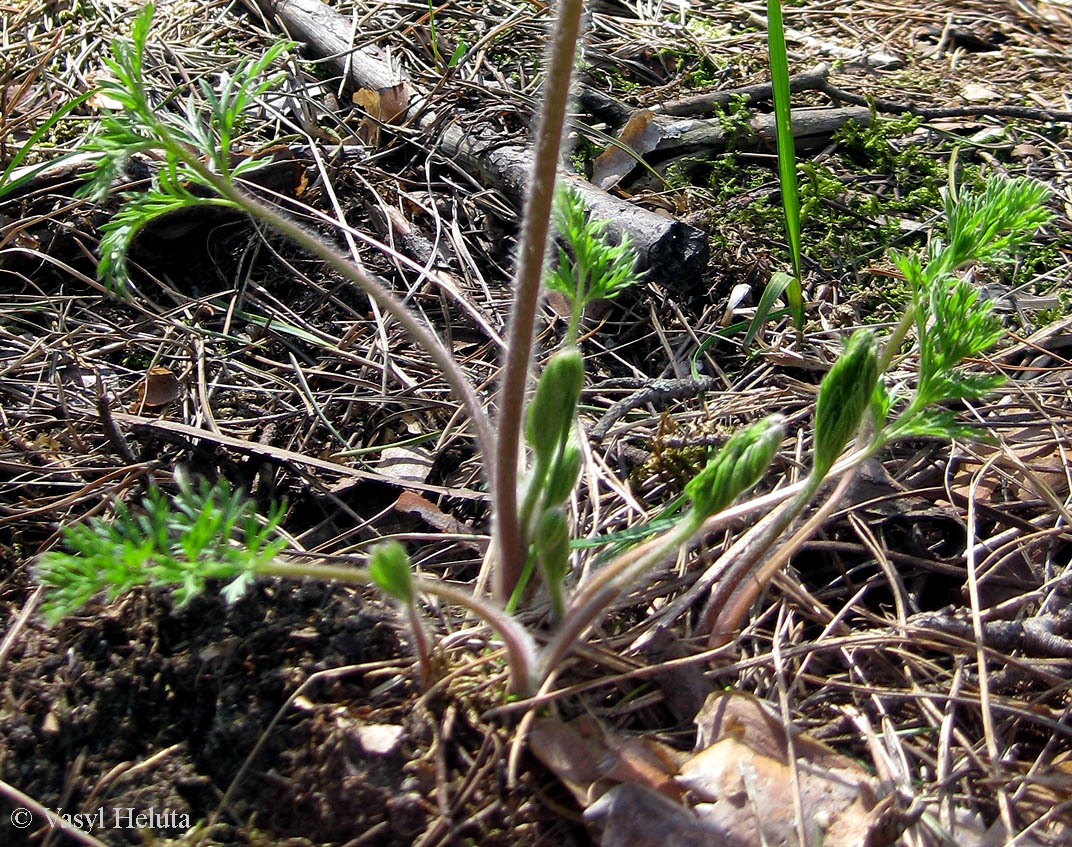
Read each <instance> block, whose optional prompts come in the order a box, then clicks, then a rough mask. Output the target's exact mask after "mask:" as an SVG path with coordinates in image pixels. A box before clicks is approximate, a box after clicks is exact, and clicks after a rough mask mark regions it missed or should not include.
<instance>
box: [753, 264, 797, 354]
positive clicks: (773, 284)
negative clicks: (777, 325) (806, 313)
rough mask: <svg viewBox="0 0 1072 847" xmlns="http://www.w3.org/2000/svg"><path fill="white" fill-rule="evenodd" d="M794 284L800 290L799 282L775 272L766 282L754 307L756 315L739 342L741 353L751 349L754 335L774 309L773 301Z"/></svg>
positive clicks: (780, 272) (754, 338)
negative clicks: (742, 339)
mask: <svg viewBox="0 0 1072 847" xmlns="http://www.w3.org/2000/svg"><path fill="white" fill-rule="evenodd" d="M794 283H796V286H797V288H800V280H799V279H797V278H796V277H793V276H790V275H789V274H787V273H785V272H784V271H775V272H774V273H773V274H771V278H770V282H768V283H767V287H766V288H764V289H763V296H762V297H760V298H759V305H758V306H756V313H755V315H753V316H752V321H751V323H749V324H748V331H747V332H746V333H745V334H744V341H742V342H741V352H743V353H747V352H748V348H749V347H751V346H752V342H753V341H755V340H756V335H757V334H758V333H759V331H760V330H761V329H762V328H763V324H765V323H766V322H767V318H768V317H770V314H771V309H772V308H773V307H774V303H775V301H776V300H777V299H778V298H779V297H781V296H782V294H783V293H784V292H786V291H788V290H789V288H790V287H791V286H792V285H793V284H794ZM787 299H788V295H787ZM794 314H795V313H794ZM799 325H800V324H799V323H798V324H797V326H799Z"/></svg>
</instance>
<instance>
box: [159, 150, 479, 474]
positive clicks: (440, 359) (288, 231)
mask: <svg viewBox="0 0 1072 847" xmlns="http://www.w3.org/2000/svg"><path fill="white" fill-rule="evenodd" d="M165 137H166V136H165ZM172 149H173V151H174V152H175V153H176V154H177V155H179V156H180V157H181V158H182V160H183V162H185V163H186V164H187V165H188V166H189V167H190V168H192V169H193V170H195V171H197V173H198V175H199V176H201V177H202V178H203V179H204V180H205V181H206V182H208V183H209V184H210V185H211V186H212V187H213V188H214V189H215V190H216V191H217V192H219V194H220V195H221V196H223V197H225V198H226V199H227V200H230V201H231V202H232V203H233V204H235V205H236V206H238V207H239V208H240V209H242V210H243V211H244V212H246V213H247V214H248V215H250V216H251V217H254V218H257V219H259V220H261V221H263V222H264V223H266V224H267V225H268V226H270V227H271V228H272V229H274V230H276V231H277V232H280V233H282V234H283V235H285V236H286V237H287V238H289V239H290V240H291V241H293V242H294V243H295V244H297V245H299V246H300V247H302V248H304V249H305V250H307V251H309V252H310V253H312V254H313V255H314V256H316V257H317V258H319V259H321V260H323V261H324V262H325V263H326V264H327V265H328V266H329V267H330V268H331V269H332V270H334V271H335V272H336V273H338V274H339V275H341V276H343V277H345V278H346V279H348V280H350V281H351V282H353V283H354V284H355V285H357V286H358V287H359V288H361V289H362V290H363V291H364V292H365V293H366V294H368V296H369V297H371V298H372V299H373V300H375V301H376V303H377V304H379V306H380V307H381V308H382V309H383V310H384V311H385V312H387V313H388V314H390V315H391V317H393V318H394V319H395V320H397V321H398V322H399V324H401V326H402V328H403V329H404V330H405V331H406V333H407V334H408V335H409V337H410V338H412V339H413V340H414V341H415V342H416V343H417V344H419V345H420V346H421V347H423V348H424V350H425V352H426V353H428V355H429V356H430V357H431V359H432V361H433V362H435V364H436V365H437V366H438V367H439V369H440V370H441V371H442V372H443V377H444V378H445V379H446V381H447V384H448V385H450V387H451V389H452V390H453V391H454V393H455V394H456V395H457V397H458V399H459V400H461V401H462V404H463V405H464V406H465V410H466V411H467V412H468V413H469V418H470V419H471V420H472V422H473V429H474V430H475V435H476V440H477V445H478V446H479V448H480V452H481V453H482V454H483V455H485V456H490V455H492V451H493V447H494V443H495V441H494V439H493V438H492V435H491V423H490V422H489V420H488V416H487V413H486V412H485V411H484V407H483V406H481V405H480V400H479V399H478V398H477V396H476V392H475V391H473V387H472V385H471V384H470V383H469V381H468V380H467V379H466V377H465V374H464V373H462V370H461V368H459V367H458V363H457V362H456V361H455V360H454V357H453V356H451V354H450V352H449V351H448V350H447V348H446V347H444V346H443V342H442V341H440V340H439V338H438V337H437V336H436V335H435V334H434V333H433V332H431V331H430V330H429V329H428V328H427V327H426V326H425V325H424V324H422V323H421V322H420V321H419V320H418V319H417V318H416V317H415V316H414V315H413V313H412V312H411V311H410V310H409V309H408V308H406V306H405V304H403V303H402V301H401V300H399V299H398V298H397V297H395V295H394V294H392V293H391V292H390V291H388V290H387V289H386V288H385V287H384V286H382V285H381V284H380V283H378V282H377V281H376V280H374V279H373V278H372V277H371V276H369V275H368V274H367V273H365V272H364V271H363V270H362V269H361V268H359V267H357V266H356V265H355V264H354V263H353V262H351V261H350V260H349V259H348V258H347V257H346V256H344V255H343V254H342V253H341V252H339V251H338V250H336V249H335V248H334V247H332V246H331V245H329V244H326V243H325V242H324V241H323V240H322V239H320V238H319V237H318V236H316V235H314V234H313V233H311V232H308V231H307V230H306V229H304V228H303V227H302V226H300V225H299V224H297V223H295V222H294V221H292V220H290V218H288V217H287V216H286V215H284V214H282V213H280V212H278V211H276V210H275V209H274V208H272V207H271V206H269V205H268V204H267V203H264V202H262V201H261V200H259V199H258V198H256V197H254V196H253V195H252V194H249V193H247V192H245V191H243V190H242V189H240V188H238V187H237V186H236V185H234V184H233V183H232V182H231V181H230V180H228V179H225V178H224V177H222V176H220V175H219V174H218V173H216V172H215V171H212V170H210V169H209V168H207V167H205V165H204V164H203V163H202V162H201V161H200V160H199V159H198V158H197V157H195V156H194V155H193V154H191V153H189V152H188V151H187V150H186V149H185V148H184V147H182V145H180V144H174V143H173V147H172Z"/></svg>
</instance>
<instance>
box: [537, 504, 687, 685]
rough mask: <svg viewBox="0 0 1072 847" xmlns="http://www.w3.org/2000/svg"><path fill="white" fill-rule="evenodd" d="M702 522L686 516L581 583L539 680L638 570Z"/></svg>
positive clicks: (678, 545) (675, 546)
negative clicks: (666, 530) (672, 526)
mask: <svg viewBox="0 0 1072 847" xmlns="http://www.w3.org/2000/svg"><path fill="white" fill-rule="evenodd" d="M702 525H703V521H698V520H694V519H692V518H691V517H686V518H685V520H683V521H682V522H681V523H680V524H678V526H676V527H675V528H674V529H672V530H670V531H668V532H666V533H664V534H663V535H660V536H657V537H656V538H652V539H650V540H649V541H646V542H644V543H643V544H640V545H639V546H637V547H634V548H633V549H632V550H627V551H626V552H625V553H623V554H622V555H620V556H619V557H618V558H616V559H615V560H614V561H613V562H611V563H610V564H608V565H606V566H605V567H603V568H601V569H600V570H599V571H598V572H597V573H596V574H595V576H593V577H592V578H591V579H590V580H588V581H587V582H586V583H585V584H584V585H583V586H581V588H580V589H579V590H578V591H577V594H576V595H575V596H574V598H573V600H572V601H571V602H570V605H569V609H568V610H567V611H566V614H565V617H564V618H563V619H562V623H561V624H560V625H559V628H558V630H557V631H556V632H555V635H554V637H553V638H552V639H551V640H550V641H549V642H548V644H547V646H546V647H545V648H544V650H543V653H542V654H541V655H540V664H539V668H538V680H539V681H540V682H542V681H543V680H544V679H546V678H547V676H548V674H550V673H551V672H552V671H553V670H554V669H555V668H556V667H557V666H558V663H559V662H560V661H562V659H564V658H565V657H566V655H567V654H568V653H569V651H570V650H572V649H573V647H574V646H575V645H576V644H578V643H579V642H580V640H581V636H582V635H584V632H585V630H586V629H588V628H589V627H590V626H593V625H594V624H595V623H597V622H598V621H599V619H600V618H601V617H602V616H603V615H605V614H607V613H609V612H610V604H611V602H612V601H613V600H614V599H615V598H616V597H617V596H618V595H620V594H621V593H622V592H623V591H625V590H627V589H628V588H629V586H630V585H631V584H632V583H633V581H634V580H635V579H636V578H637V577H638V576H639V575H640V574H641V573H643V572H644V571H646V570H648V569H649V568H652V567H654V566H655V565H658V564H659V563H660V562H661V561H663V560H664V559H665V558H666V557H667V556H669V555H670V554H671V553H674V552H676V551H677V550H679V549H680V548H681V547H682V546H686V545H688V544H689V542H690V541H691V540H692V538H693V537H694V536H695V535H696V534H697V533H698V532H699V531H700V528H701V527H702Z"/></svg>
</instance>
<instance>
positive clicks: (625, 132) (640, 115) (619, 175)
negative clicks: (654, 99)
mask: <svg viewBox="0 0 1072 847" xmlns="http://www.w3.org/2000/svg"><path fill="white" fill-rule="evenodd" d="M662 138H663V132H662V128H661V127H660V126H659V123H658V122H657V121H656V120H655V116H654V115H653V114H652V112H651V111H650V110H648V109H638V110H637V111H635V112H633V114H631V115H630V116H629V120H628V121H627V122H626V124H625V126H624V127H623V128H622V131H621V134H620V135H619V136H618V143H617V144H610V145H608V146H607V149H606V150H604V151H603V152H602V153H600V154H599V156H597V157H596V160H595V162H593V163H592V182H593V183H595V184H596V185H598V186H599V187H600V188H602V189H603V190H604V191H608V190H610V189H611V188H613V187H614V186H616V185H617V184H618V183H619V182H621V181H622V180H623V179H625V177H627V176H628V175H629V174H630V172H632V170H633V169H634V168H635V167H636V166H637V163H638V162H639V160H640V157H641V156H643V155H645V154H646V153H650V152H651V151H652V150H654V149H655V148H656V146H658V144H659V142H660V141H662ZM623 145H624V146H623Z"/></svg>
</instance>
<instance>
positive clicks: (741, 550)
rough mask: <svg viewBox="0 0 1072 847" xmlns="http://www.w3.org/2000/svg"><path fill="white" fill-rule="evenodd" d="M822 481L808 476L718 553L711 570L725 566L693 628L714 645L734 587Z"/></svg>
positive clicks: (820, 476) (746, 575) (735, 589)
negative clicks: (788, 497) (797, 489)
mask: <svg viewBox="0 0 1072 847" xmlns="http://www.w3.org/2000/svg"><path fill="white" fill-rule="evenodd" d="M825 478H826V475H825V474H821V473H814V472H813V473H811V474H810V475H809V476H808V478H807V480H806V481H805V483H804V487H803V488H802V489H801V490H800V492H799V493H798V494H797V495H796V497H794V498H793V499H792V500H790V501H789V502H788V503H784V504H783V505H782V506H781V507H780V508H779V509H778V510H777V511H775V512H772V513H771V514H770V515H768V516H767V517H766V518H764V519H763V520H762V521H760V522H759V523H758V524H756V525H755V526H754V527H753V528H752V529H751V530H750V531H749V532H747V533H745V535H743V536H742V537H741V538H740V539H738V540H737V541H736V542H735V543H734V544H733V545H732V546H731V547H730V549H729V550H727V551H726V552H725V553H723V554H722V556H721V557H720V558H719V562H718V563H716V564H715V565H714V566H713V567H717V566H718V564H719V563H721V562H722V561H726V562H728V563H729V565H728V566H727V567H725V568H724V570H723V571H722V573H721V575H720V576H719V578H718V582H716V583H715V585H714V587H713V588H712V590H711V596H710V598H708V601H707V604H706V605H705V606H704V610H703V613H702V614H701V616H700V621H699V623H698V625H697V627H696V630H697V632H698V633H700V634H706V635H708V636H709V637H710V638H711V639H712V643H713V642H714V636H713V631H714V627H715V624H716V622H717V621H718V619H719V615H720V614H721V612H722V609H723V607H724V606H725V605H726V603H727V602H728V601H729V599H730V598H731V597H732V596H733V594H734V593H735V592H736V591H737V588H738V586H739V585H740V584H741V583H742V582H744V581H745V580H746V579H747V578H748V576H749V574H750V573H751V572H752V570H753V569H754V568H755V566H756V562H758V561H759V559H760V557H761V556H762V555H763V554H764V553H766V552H767V550H769V549H770V547H771V545H772V544H774V542H775V541H777V540H778V537H779V536H780V535H781V534H782V533H783V532H785V530H786V528H787V527H788V526H789V525H790V524H791V523H792V522H793V521H794V520H795V519H796V517H797V515H799V514H800V513H801V511H803V509H804V507H805V506H807V505H808V503H810V502H811V499H812V497H814V496H815V492H816V491H818V490H819V486H820V485H822V483H823V480H824V479H825Z"/></svg>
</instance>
